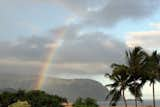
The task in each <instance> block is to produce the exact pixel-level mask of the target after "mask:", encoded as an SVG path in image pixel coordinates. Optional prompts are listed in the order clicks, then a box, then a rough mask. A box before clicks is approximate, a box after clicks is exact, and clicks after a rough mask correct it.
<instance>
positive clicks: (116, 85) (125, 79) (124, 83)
mask: <svg viewBox="0 0 160 107" xmlns="http://www.w3.org/2000/svg"><path fill="white" fill-rule="evenodd" d="M125 62H126V63H125V64H115V63H114V64H112V66H111V67H112V69H113V70H112V73H111V74H110V73H107V74H106V77H107V78H109V79H110V80H112V82H113V83H111V84H108V85H107V87H110V92H109V94H108V95H107V97H106V99H108V98H111V101H110V105H114V104H116V103H117V101H118V100H120V99H123V101H124V103H125V106H126V107H127V101H126V98H125V90H126V89H128V90H129V91H130V92H131V94H132V95H133V96H134V97H135V106H136V107H137V100H141V101H142V95H143V93H142V91H141V89H142V87H143V86H144V85H145V83H146V82H150V85H152V90H153V107H155V88H154V84H155V82H156V81H158V82H160V54H159V53H158V52H157V51H153V52H152V53H151V54H148V53H147V52H146V51H144V50H143V49H142V48H141V47H135V48H134V49H132V50H128V51H126V61H125Z"/></svg>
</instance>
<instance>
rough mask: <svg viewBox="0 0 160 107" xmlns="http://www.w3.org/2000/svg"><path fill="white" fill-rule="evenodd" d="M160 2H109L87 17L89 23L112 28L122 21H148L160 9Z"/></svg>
mask: <svg viewBox="0 0 160 107" xmlns="http://www.w3.org/2000/svg"><path fill="white" fill-rule="evenodd" d="M159 4H160V0H139V1H137V0H118V1H117V0H109V1H108V3H107V5H106V6H105V7H104V8H103V9H101V10H99V11H96V12H92V13H90V14H89V15H88V17H86V20H87V22H88V23H91V24H92V23H94V24H96V25H107V26H112V25H114V24H116V23H118V22H120V21H122V20H139V19H146V18H148V17H149V16H150V15H151V14H153V13H154V12H155V10H156V9H157V8H158V7H159Z"/></svg>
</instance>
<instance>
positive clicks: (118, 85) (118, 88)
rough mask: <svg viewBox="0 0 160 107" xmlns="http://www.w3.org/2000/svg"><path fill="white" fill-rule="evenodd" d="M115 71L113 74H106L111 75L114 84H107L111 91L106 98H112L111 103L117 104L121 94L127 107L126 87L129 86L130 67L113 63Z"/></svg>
mask: <svg viewBox="0 0 160 107" xmlns="http://www.w3.org/2000/svg"><path fill="white" fill-rule="evenodd" d="M112 68H113V72H112V74H109V73H106V76H107V77H109V79H110V80H112V81H113V83H112V84H108V85H106V86H107V87H110V88H111V91H110V92H109V94H108V95H107V96H106V99H108V98H110V96H111V97H112V98H111V101H110V105H111V104H116V103H117V101H118V100H120V98H121V96H122V98H123V101H124V103H125V107H127V101H126V98H125V89H126V88H127V86H128V80H129V73H128V67H127V66H125V65H117V64H113V65H112Z"/></svg>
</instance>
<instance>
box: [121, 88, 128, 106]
mask: <svg viewBox="0 0 160 107" xmlns="http://www.w3.org/2000/svg"><path fill="white" fill-rule="evenodd" d="M122 95H123V101H124V104H125V107H127V101H126V98H125V95H124V90H122Z"/></svg>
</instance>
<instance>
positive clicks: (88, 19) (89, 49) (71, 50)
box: [0, 0, 160, 84]
mask: <svg viewBox="0 0 160 107" xmlns="http://www.w3.org/2000/svg"><path fill="white" fill-rule="evenodd" d="M159 5H160V0H0V37H1V39H0V73H29V74H37V73H38V72H39V71H40V69H41V66H42V65H43V64H44V61H45V59H46V58H47V56H48V54H49V51H50V49H51V47H52V48H53V47H54V48H55V52H54V58H53V60H52V64H51V66H50V68H49V70H48V72H47V75H48V76H53V77H63V78H91V79H95V80H98V81H100V82H101V83H103V84H105V82H104V81H105V80H104V77H103V76H104V74H105V73H106V72H111V68H110V65H111V64H112V63H114V62H116V63H124V62H125V60H124V57H125V55H124V51H125V50H126V49H128V48H131V47H134V46H137V45H140V46H142V47H143V48H144V49H146V50H148V51H150V50H160V42H159V41H160V8H159ZM57 32H60V33H58V34H57ZM61 32H62V34H61Z"/></svg>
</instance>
